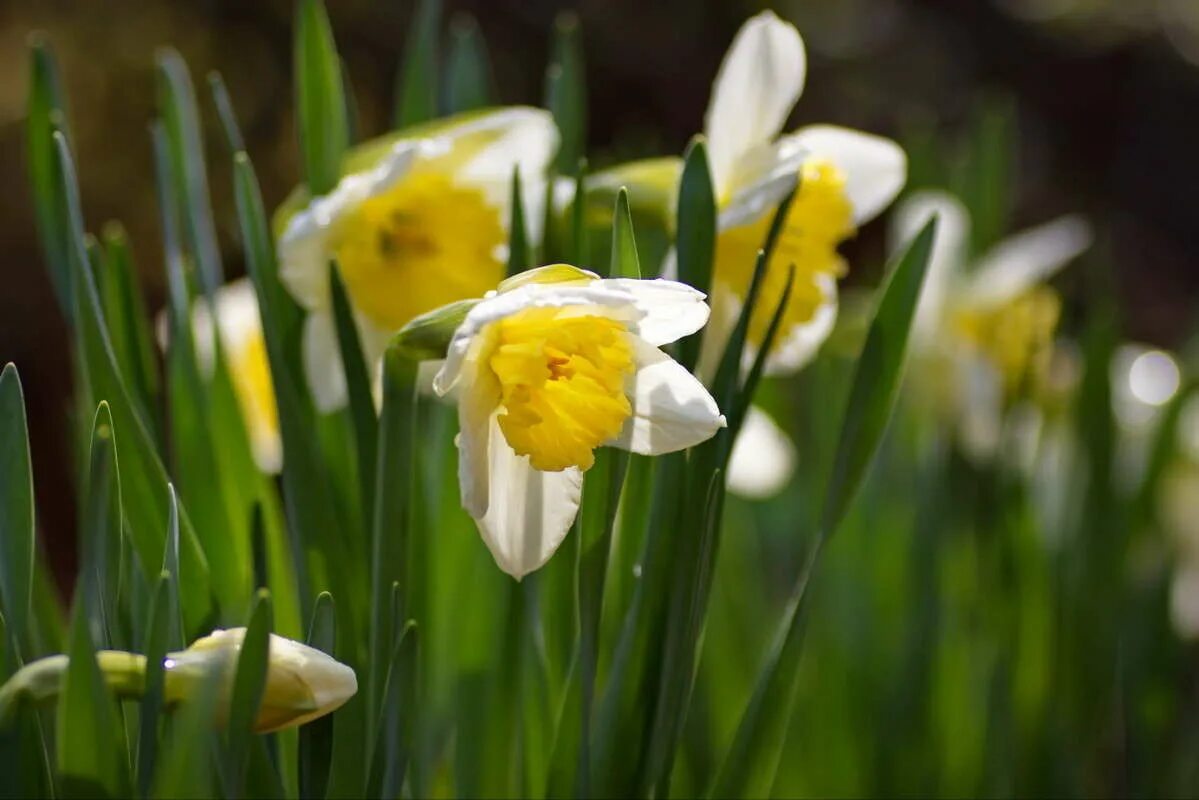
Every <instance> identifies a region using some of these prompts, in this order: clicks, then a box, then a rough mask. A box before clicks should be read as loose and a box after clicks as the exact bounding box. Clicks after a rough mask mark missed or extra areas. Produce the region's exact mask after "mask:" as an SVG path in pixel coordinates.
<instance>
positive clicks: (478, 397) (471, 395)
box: [457, 359, 500, 519]
mask: <svg viewBox="0 0 1199 800" xmlns="http://www.w3.org/2000/svg"><path fill="white" fill-rule="evenodd" d="M467 369H468V370H469V373H470V379H469V381H466V382H465V383H467V385H465V386H463V387H462V388H463V391H462V392H461V393H460V399H459V401H458V429H459V432H458V438H457V445H458V488H459V491H460V493H461V495H462V507H463V508H465V509H466V512H467V513H468V514H470V515H471V516H472V517H474V518H475V519H479V518H480V517H482V516H483V515H484V514H486V513H487V505H488V502H489V498H490V487H489V485H488V483H489V478H488V470H489V469H490V468H491V456H490V440H491V425H492V417H493V416H494V415H495V410H496V404H497V403H498V402H499V394H500V393H499V388H498V387H497V386H495V377H494V376H493V375H491V373H490V370H487V369H480V367H479V364H478V362H477V361H476V360H474V359H472V360H471V363H470V364H469V365H468V366H467Z"/></svg>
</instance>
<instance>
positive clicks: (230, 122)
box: [208, 70, 246, 154]
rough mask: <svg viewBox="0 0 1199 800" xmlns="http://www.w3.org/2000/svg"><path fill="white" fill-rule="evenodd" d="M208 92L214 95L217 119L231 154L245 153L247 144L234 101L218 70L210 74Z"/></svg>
mask: <svg viewBox="0 0 1199 800" xmlns="http://www.w3.org/2000/svg"><path fill="white" fill-rule="evenodd" d="M208 90H209V92H211V93H212V101H213V105H215V106H216V113H217V119H219V120H220V121H221V129H222V130H223V131H224V132H225V142H226V144H228V145H229V152H230V153H231V154H232V153H243V152H245V149H246V142H245V139H243V138H242V135H241V128H240V127H239V126H238V124H237V114H236V113H235V112H234V111H233V101H232V100H231V99H230V98H229V90H228V89H226V88H225V80H224V78H222V77H221V73H219V72H217V71H216V70H213V71H212V72H210V73H208Z"/></svg>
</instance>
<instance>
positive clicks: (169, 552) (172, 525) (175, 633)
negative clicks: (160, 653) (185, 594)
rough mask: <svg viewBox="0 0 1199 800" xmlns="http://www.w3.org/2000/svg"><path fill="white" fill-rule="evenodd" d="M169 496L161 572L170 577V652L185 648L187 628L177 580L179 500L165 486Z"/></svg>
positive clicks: (168, 598)
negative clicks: (168, 514) (168, 511)
mask: <svg viewBox="0 0 1199 800" xmlns="http://www.w3.org/2000/svg"><path fill="white" fill-rule="evenodd" d="M167 491H168V493H169V495H170V498H169V499H170V510H171V512H170V517H169V518H168V521H167V534H166V547H164V548H163V554H162V571H163V572H165V573H167V574H168V575H170V576H171V580H169V581H168V582H167V586H168V588H169V589H170V591H169V592H168V593H167V622H166V623H165V624H166V626H167V647H168V648H169V649H172V650H182V649H183V648H184V647H186V646H187V639H186V637H187V626H186V625H185V624H184V619H183V616H182V610H181V609H182V605H183V601H182V589H181V588H180V586H179V583H180V581H179V579H178V578H176V577H174V576H176V575H178V574H179V568H180V564H179V500H178V498H177V497H176V495H175V487H174V486H173V485H170V484H168V485H167Z"/></svg>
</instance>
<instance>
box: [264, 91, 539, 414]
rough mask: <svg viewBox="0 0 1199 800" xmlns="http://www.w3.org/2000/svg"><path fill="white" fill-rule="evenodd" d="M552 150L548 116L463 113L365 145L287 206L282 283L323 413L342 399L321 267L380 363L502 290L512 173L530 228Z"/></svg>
mask: <svg viewBox="0 0 1199 800" xmlns="http://www.w3.org/2000/svg"><path fill="white" fill-rule="evenodd" d="M557 142H558V133H557V129H556V128H555V127H554V123H553V120H552V118H551V117H550V115H549V114H548V113H547V112H545V111H541V110H538V109H533V108H523V107H514V108H504V109H499V110H492V111H485V112H473V113H469V114H463V115H459V116H456V117H451V118H449V119H447V120H444V121H441V122H437V123H431V124H426V125H422V126H418V127H417V128H414V129H412V130H409V131H401V132H400V133H398V134H394V135H392V136H390V137H388V138H386V139H384V140H380V141H376V142H372V143H369V144H366V145H363V146H362V147H360V148H359V149H358V150H356V151H354V152H353V153H351V155H350V157H349V158H348V159H347V162H346V174H345V175H344V177H343V178H342V179H341V181H340V182H339V183H338V184H337V186H336V187H335V188H334V189H333V190H332V191H330V192H329V193H328V194H326V195H323V196H319V197H308V196H307V195H306V194H305V192H304V191H303V190H297V193H296V194H294V195H293V197H292V198H290V199H289V200H288V202H287V203H285V204H284V206H283V208H281V209H280V212H279V213H278V214H277V216H276V225H275V227H276V235H277V236H278V253H279V264H280V278H281V279H282V281H283V284H284V285H285V286H286V287H287V289H288V290H289V292H290V293H291V294H292V296H293V297H294V298H295V299H296V301H297V302H299V304H300V305H301V306H303V307H304V309H305V310H306V311H307V319H306V321H305V325H304V334H303V356H304V366H305V371H306V373H307V376H308V381H309V384H310V386H311V389H312V392H313V396H314V398H315V400H316V403H317V405H318V407H319V408H320V409H321V410H331V409H334V408H337V407H339V406H341V405H343V404H344V402H345V399H346V387H345V378H344V374H343V372H342V366H341V357H340V352H339V350H338V345H337V335H336V330H335V327H334V321H333V313H332V302H331V299H330V292H329V268H330V264H331V263H333V262H336V264H337V266H338V269H340V271H341V277H342V279H343V281H344V283H345V287H346V291H347V293H348V295H349V298H350V301H351V305H352V306H353V310H354V315H355V318H356V322H357V325H358V330H359V336H360V339H361V341H362V346H363V349H364V351H365V355H366V357H367V363H368V364H378V362H379V359H380V358H381V356H382V352H383V349H384V348H385V346H386V343H387V340H388V338H389V337H390V336H391V334H393V333H395V332H396V331H397V330H399V329H400V328H401V327H403V326H404V324H405V323H407V322H408V321H409V320H411V319H413V318H414V317H416V316H418V315H420V314H423V313H425V312H428V311H431V310H433V309H435V308H438V307H440V306H443V305H445V304H447V303H451V302H454V301H457V300H463V299H466V298H471V297H479V296H481V295H482V294H483V293H484V292H486V291H487V290H488V289H490V288H491V287H494V286H495V285H496V284H497V283H499V281H500V280H501V279H502V278H503V275H504V271H505V262H506V258H507V242H508V228H509V224H510V220H511V211H512V210H511V208H510V206H511V191H512V190H511V186H512V178H513V174H514V173H515V172H519V173H520V177H521V182H522V187H523V198H522V199H523V203H524V207H525V209H526V212H527V213H526V216H525V219H526V220H528V221H529V223H530V225H534V226H535V225H536V224H537V222H538V221H539V220H541V218H542V216H543V215H542V212H541V211H540V208H541V207H542V205H543V203H544V197H545V188H544V187H545V183H544V173H545V168H546V165H547V164H548V163H549V161H550V159H551V158H552V157H553V154H554V152H555V150H556V148H557ZM528 233H529V235H530V237H531V239H532V240H533V241H536V240H537V238H538V237H539V231H537V230H536V229H531V230H530V231H529V232H528Z"/></svg>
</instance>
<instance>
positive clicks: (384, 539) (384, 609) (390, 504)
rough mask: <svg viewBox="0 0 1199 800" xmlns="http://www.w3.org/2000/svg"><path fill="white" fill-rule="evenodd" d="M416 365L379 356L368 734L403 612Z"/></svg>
mask: <svg viewBox="0 0 1199 800" xmlns="http://www.w3.org/2000/svg"><path fill="white" fill-rule="evenodd" d="M417 366H418V364H417V362H416V361H413V360H412V359H409V358H407V357H406V356H405V355H404V354H403V353H402V352H401V351H400V349H399V348H398V347H397V346H396V345H392V346H390V347H388V348H387V352H386V353H385V354H384V356H383V412H382V415H381V417H380V420H379V452H378V466H377V468H376V469H375V470H374V473H373V474H374V476H375V507H374V521H373V533H372V545H371V570H372V577H371V586H372V600H371V621H370V652H371V660H370V670H369V672H368V674H367V687H366V689H367V700H366V706H367V719H368V722H369V728H368V729H369V730H376V729H377V726H378V720H377V714H378V713H379V710H380V709H381V707H382V700H383V696H384V688H383V683H384V679H385V676H386V675H387V670H388V664H389V663H390V659H391V657H392V649H393V647H394V645H395V644H396V642H394V641H393V640H394V632H395V631H396V630H397V628H398V627H399V626H400V623H401V621H402V620H403V618H404V615H405V614H406V613H407V611H406V606H407V605H408V603H403V602H401V603H400V607H399V613H400V615H401V617H400V619H393V618H392V614H393V612H394V611H395V609H394V608H393V603H392V597H391V595H392V586H394V585H395V584H397V583H398V584H399V585H400V586H408V584H409V575H408V573H409V570H410V569H412V567H411V564H410V557H409V553H408V542H409V536H410V535H411V525H412V507H411V504H412V499H413V497H414V496H415V494H414V488H415V487H414V481H415V476H416V471H417V464H418V461H417V444H416V442H417V439H416V434H417V429H416V380H417Z"/></svg>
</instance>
